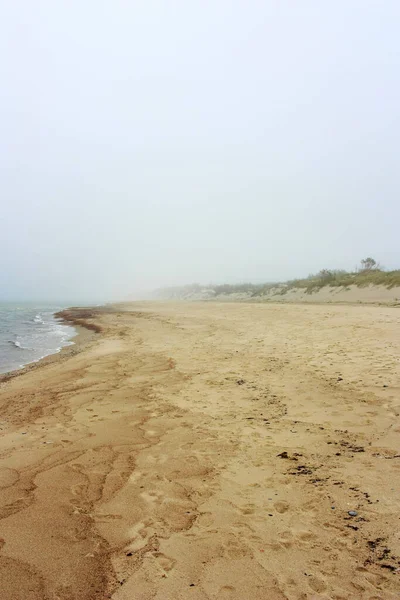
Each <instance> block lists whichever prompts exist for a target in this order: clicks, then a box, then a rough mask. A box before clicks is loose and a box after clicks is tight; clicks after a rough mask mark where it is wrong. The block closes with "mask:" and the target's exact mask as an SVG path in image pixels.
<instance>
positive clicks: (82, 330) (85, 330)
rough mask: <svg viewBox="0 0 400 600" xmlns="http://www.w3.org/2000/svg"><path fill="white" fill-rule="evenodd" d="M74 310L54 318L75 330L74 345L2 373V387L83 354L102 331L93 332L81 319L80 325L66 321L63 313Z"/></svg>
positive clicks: (0, 381)
mask: <svg viewBox="0 0 400 600" xmlns="http://www.w3.org/2000/svg"><path fill="white" fill-rule="evenodd" d="M73 310H74V309H73V308H68V309H63V310H62V311H58V312H55V313H53V314H54V317H56V318H59V319H60V320H61V321H62V322H63V323H65V324H66V325H69V326H70V327H72V328H73V329H74V330H75V335H74V336H72V337H71V338H70V340H69V341H71V342H72V343H71V344H69V345H68V346H63V347H62V348H61V349H60V350H58V351H57V352H53V353H51V354H47V355H46V356H43V357H42V358H39V359H38V360H35V361H32V362H29V363H27V364H26V365H24V366H23V367H20V368H17V369H13V370H11V371H6V372H5V373H0V385H1V384H2V383H6V382H7V381H10V380H12V379H15V378H16V377H20V376H21V375H25V374H26V373H30V372H32V371H35V370H36V369H39V368H42V367H45V366H46V365H49V364H53V363H56V362H59V361H63V360H65V359H66V358H68V357H70V356H74V355H75V354H77V353H78V352H81V351H82V350H83V349H84V348H85V347H86V346H87V345H88V344H90V343H91V342H92V341H94V339H95V336H96V333H100V331H95V330H93V329H92V327H91V324H90V323H89V322H88V323H87V324H86V323H85V321H84V319H82V318H80V317H77V319H78V320H79V321H80V322H79V323H78V322H77V321H75V322H73V321H72V320H68V319H64V317H63V313H64V312H67V311H68V312H71V311H73Z"/></svg>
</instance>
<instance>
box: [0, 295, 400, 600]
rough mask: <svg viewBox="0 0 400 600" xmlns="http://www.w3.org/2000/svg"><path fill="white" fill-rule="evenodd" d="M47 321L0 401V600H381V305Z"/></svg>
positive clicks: (393, 404) (393, 491)
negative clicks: (46, 344)
mask: <svg viewBox="0 0 400 600" xmlns="http://www.w3.org/2000/svg"><path fill="white" fill-rule="evenodd" d="M65 317H66V318H68V319H69V321H70V322H71V321H72V322H74V320H75V321H77V322H78V324H79V325H81V326H82V325H83V326H85V325H86V326H87V325H88V324H89V326H90V327H91V329H92V331H93V337H90V338H88V339H87V340H86V341H85V343H83V344H81V347H80V348H79V351H78V352H75V353H73V352H69V353H65V354H63V353H62V354H61V355H60V356H58V357H56V358H53V359H52V360H51V361H47V362H46V361H44V362H43V363H40V364H39V365H37V366H35V367H33V368H31V369H28V370H26V372H23V373H22V374H20V375H18V376H16V377H12V378H3V381H2V383H1V385H0V410H1V412H0V415H1V417H0V434H1V435H0V452H1V454H0V588H1V599H2V600H19V599H21V600H43V599H45V600H55V599H57V600H95V599H96V600H103V599H105V598H113V599H114V600H133V599H134V600H172V599H174V600H187V599H193V600H206V599H217V600H226V599H229V600H243V599H244V598H246V599H249V600H258V599H260V600H261V599H262V600H284V599H289V600H312V599H314V600H316V599H321V600H322V599H328V598H333V599H336V600H339V599H343V600H344V599H346V600H378V599H381V600H395V599H398V597H399V587H400V580H399V577H400V572H399V569H400V539H399V534H398V531H399V514H400V499H399V494H398V490H399V485H400V448H399V434H400V417H399V414H400V360H399V359H400V311H399V310H398V309H396V308H390V307H382V306H343V305H341V306H334V305H294V304H293V305H280V304H246V303H229V304H222V303H183V302H181V303H179V302H177V303H165V304H162V303H140V304H138V303H132V304H126V305H117V306H115V307H110V308H109V309H107V310H104V309H102V310H101V309H98V310H96V309H94V310H92V311H86V312H85V311H79V310H75V311H74V310H71V311H69V312H68V314H66V315H65Z"/></svg>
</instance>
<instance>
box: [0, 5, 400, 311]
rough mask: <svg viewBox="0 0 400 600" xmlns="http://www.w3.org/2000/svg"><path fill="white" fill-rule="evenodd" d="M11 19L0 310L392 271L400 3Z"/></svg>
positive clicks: (29, 9)
mask: <svg viewBox="0 0 400 600" xmlns="http://www.w3.org/2000/svg"><path fill="white" fill-rule="evenodd" d="M0 17H1V19H0V31H1V36H0V46H1V49H2V52H1V58H0V76H1V83H2V95H1V98H0V110H1V117H0V118H1V130H2V135H1V139H0V158H1V179H0V194H1V198H2V210H1V213H0V214H1V232H2V235H1V238H0V256H1V268H0V301H9V300H10V301H11V300H17V301H28V300H31V301H35V300H38V301H48V302H51V301H55V302H56V301H57V302H58V301H71V302H75V301H80V302H84V301H87V302H103V301H112V300H118V299H124V298H126V297H128V296H133V295H135V294H137V293H140V292H143V291H147V290H152V289H154V288H159V287H162V286H173V285H182V284H190V283H193V282H199V283H203V284H207V283H236V282H242V281H252V282H264V281H265V282H267V281H283V280H288V279H292V278H295V277H303V276H307V275H308V274H309V273H311V272H316V271H318V270H320V269H322V268H337V269H348V270H352V269H354V267H355V266H356V265H357V264H359V261H360V259H361V258H363V257H366V256H373V257H374V258H375V259H376V260H378V261H379V262H380V263H381V264H382V265H383V266H385V267H386V268H388V269H394V268H399V267H400V251H399V250H400V246H399V233H398V223H399V222H400V201H399V192H400V182H399V175H398V142H399V139H400V136H399V134H400V102H399V100H400V98H399V96H400V93H399V92H400V82H399V75H398V74H399V72H400V69H399V67H400V64H399V63H400V58H399V57H400V39H399V36H398V31H397V30H398V23H399V18H400V4H399V3H398V2H395V1H394V0H387V1H386V2H385V3H380V2H377V1H368V0H367V1H361V0H349V1H346V2H345V1H344V0H342V1H339V2H335V3H329V5H328V3H321V2H318V1H317V0H304V1H303V2H301V3H292V2H289V1H285V0H279V1H278V0H276V1H268V0H264V1H262V2H261V1H258V0H253V1H251V2H244V1H230V2H228V1H227V0H221V1H220V2H218V3H214V2H209V1H201V2H200V0H192V1H191V2H183V1H182V0H180V1H175V2H174V1H171V2H170V3H165V2H162V1H161V0H158V1H156V0H148V2H146V3H132V4H130V3H126V2H123V1H122V0H115V1H114V2H112V3H106V4H102V5H99V3H96V2H94V1H92V0H88V1H87V2H84V3H81V2H79V3H78V2H77V1H76V0H72V1H70V2H66V1H60V2H57V3H54V2H50V0H42V1H40V0H38V2H35V3H30V2H27V0H21V2H19V3H3V6H2V7H1V9H0Z"/></svg>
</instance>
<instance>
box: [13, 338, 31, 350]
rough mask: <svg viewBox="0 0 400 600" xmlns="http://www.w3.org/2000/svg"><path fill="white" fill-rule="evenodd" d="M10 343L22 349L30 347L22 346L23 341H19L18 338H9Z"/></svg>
mask: <svg viewBox="0 0 400 600" xmlns="http://www.w3.org/2000/svg"><path fill="white" fill-rule="evenodd" d="M8 343H9V344H12V345H13V346H15V347H16V348H19V349H20V350H29V348H24V346H22V344H21V342H18V341H17V340H8Z"/></svg>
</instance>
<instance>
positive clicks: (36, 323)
mask: <svg viewBox="0 0 400 600" xmlns="http://www.w3.org/2000/svg"><path fill="white" fill-rule="evenodd" d="M63 308H65V307H63V306H47V305H34V304H2V303H0V373H6V372H8V371H13V370H14V369H20V368H21V367H23V366H25V365H27V364H29V363H32V362H37V361H38V360H40V359H41V358H44V357H45V356H48V355H49V354H55V353H56V352H59V351H60V350H61V349H62V348H63V347H65V346H69V345H71V344H72V343H73V342H72V341H71V338H72V337H73V336H74V335H75V334H76V332H75V330H74V328H73V327H70V326H69V325H65V324H64V323H62V322H61V321H60V320H59V319H56V318H55V316H54V313H56V312H57V311H59V310H62V309H63Z"/></svg>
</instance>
